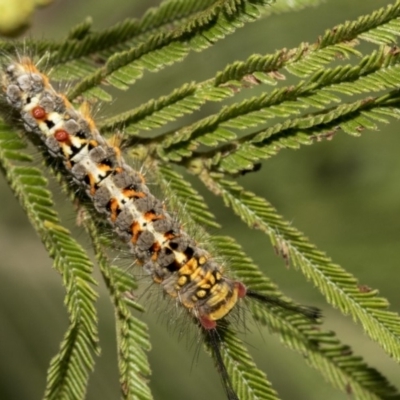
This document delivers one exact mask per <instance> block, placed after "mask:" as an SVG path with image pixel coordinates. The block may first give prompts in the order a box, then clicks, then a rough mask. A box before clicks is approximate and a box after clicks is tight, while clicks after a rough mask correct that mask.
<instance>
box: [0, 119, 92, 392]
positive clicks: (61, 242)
mask: <svg viewBox="0 0 400 400" xmlns="http://www.w3.org/2000/svg"><path fill="white" fill-rule="evenodd" d="M24 147H25V146H24V143H23V142H22V141H21V139H20V138H19V137H18V136H17V134H16V133H15V132H13V131H12V130H11V129H10V128H9V127H8V126H7V125H5V124H4V123H3V122H1V125H0V162H1V165H2V168H3V169H4V171H5V172H6V177H7V180H8V181H9V183H10V186H11V188H12V189H13V191H14V193H15V195H16V197H17V198H18V200H19V201H20V203H21V205H22V206H23V208H24V209H25V210H26V213H27V216H28V218H29V220H30V222H31V223H32V225H33V227H34V228H35V230H36V231H37V233H38V234H39V236H40V238H41V239H42V241H43V243H44V245H45V247H46V249H47V250H48V252H49V254H50V256H51V257H52V258H53V259H54V267H55V268H56V269H57V270H58V271H59V272H60V274H61V275H62V277H63V281H64V285H65V287H66V290H67V294H66V298H65V303H66V306H67V310H68V314H69V318H70V327H69V329H68V331H67V333H66V335H65V338H64V340H63V342H62V344H61V349H60V352H59V354H58V355H56V356H55V357H54V358H53V360H52V362H51V365H50V368H49V373H48V382H47V389H46V395H45V398H46V399H67V398H76V399H83V398H84V395H85V392H86V386H87V381H88V374H89V370H91V369H93V365H94V360H93V354H94V353H98V351H99V349H98V345H97V342H98V337H97V316H96V309H95V306H94V303H95V301H96V299H97V295H96V292H95V291H94V290H93V288H92V285H93V284H96V282H95V281H94V279H93V277H92V275H91V273H92V269H93V266H92V263H91V262H90V260H89V259H88V257H87V255H86V253H85V252H84V251H83V249H82V248H81V247H80V246H79V244H78V243H76V242H75V240H74V239H73V238H72V237H71V235H70V233H69V231H68V230H67V229H65V228H64V227H63V226H62V225H60V221H59V218H58V216H57V213H56V212H55V211H54V209H53V201H52V198H51V194H50V192H49V191H48V190H47V189H46V186H47V180H46V178H45V177H44V176H43V174H42V172H41V171H40V170H38V169H37V168H35V167H32V166H31V165H29V166H24V165H17V162H21V161H25V162H26V161H29V160H30V157H29V156H26V155H25V154H24V152H23V151H21V150H22V149H23V148H24Z"/></svg>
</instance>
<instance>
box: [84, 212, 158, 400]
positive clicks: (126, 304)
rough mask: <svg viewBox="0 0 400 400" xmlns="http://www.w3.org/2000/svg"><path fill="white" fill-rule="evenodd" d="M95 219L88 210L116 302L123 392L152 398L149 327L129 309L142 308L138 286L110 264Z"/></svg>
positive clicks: (86, 221)
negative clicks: (136, 298) (135, 295)
mask: <svg viewBox="0 0 400 400" xmlns="http://www.w3.org/2000/svg"><path fill="white" fill-rule="evenodd" d="M93 221H94V220H93V218H91V216H90V215H89V213H87V215H86V218H84V220H83V224H84V226H85V228H86V229H87V231H88V233H89V234H90V237H91V239H92V243H93V247H94V251H95V254H96V259H97V262H98V265H99V267H100V271H101V274H102V276H103V279H104V281H105V283H106V286H107V289H108V291H109V293H110V297H111V300H112V303H113V304H114V310H115V311H114V314H115V319H116V328H117V346H118V358H119V362H118V366H119V376H120V385H121V393H122V396H123V398H124V399H127V400H130V399H140V400H151V399H152V398H153V397H152V395H151V392H150V388H149V387H148V385H147V378H148V376H149V375H150V373H151V371H150V366H149V362H148V359H147V355H146V352H148V351H150V349H151V345H150V341H149V334H148V328H147V326H146V324H144V323H143V322H142V321H140V320H139V319H137V318H136V317H134V316H133V315H132V313H131V311H130V309H131V308H133V309H136V310H139V311H143V308H142V307H141V306H140V305H139V304H138V303H136V301H134V300H133V299H132V296H130V293H131V292H132V290H134V289H136V287H137V285H136V283H135V281H134V278H133V275H132V274H131V273H130V272H126V271H123V270H122V269H121V268H118V267H114V266H112V265H111V263H110V259H109V257H108V255H107V251H106V249H105V248H104V245H103V244H102V242H101V233H100V236H99V233H98V232H97V229H96V224H95V223H94V222H93Z"/></svg>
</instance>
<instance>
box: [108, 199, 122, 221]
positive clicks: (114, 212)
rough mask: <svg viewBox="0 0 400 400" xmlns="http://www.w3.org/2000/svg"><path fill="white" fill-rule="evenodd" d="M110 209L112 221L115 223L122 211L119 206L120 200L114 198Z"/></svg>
mask: <svg viewBox="0 0 400 400" xmlns="http://www.w3.org/2000/svg"><path fill="white" fill-rule="evenodd" d="M108 207H109V209H110V214H111V216H110V219H111V221H112V222H114V221H115V220H116V219H117V217H118V211H119V210H120V208H119V204H118V200H117V199H115V198H112V199H111V200H110V201H109V206H108Z"/></svg>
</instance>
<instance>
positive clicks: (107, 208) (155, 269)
mask: <svg viewBox="0 0 400 400" xmlns="http://www.w3.org/2000/svg"><path fill="white" fill-rule="evenodd" d="M2 85H3V90H4V91H5V95H6V98H7V101H8V102H9V104H10V105H11V106H12V107H13V108H14V109H15V110H16V111H17V112H18V113H19V114H20V116H21V118H22V120H23V122H24V125H25V129H26V130H27V131H28V132H32V133H34V134H35V135H38V136H39V137H40V138H41V140H42V141H43V143H44V144H45V145H46V147H47V149H48V151H49V153H50V155H51V156H53V157H56V158H58V159H61V160H62V162H63V164H64V166H65V168H66V170H67V171H68V173H69V175H70V176H71V178H72V180H73V181H74V183H76V185H78V186H79V187H82V188H84V190H85V192H86V194H87V195H88V197H89V198H90V199H91V200H92V201H93V204H94V207H95V209H96V210H97V211H98V212H99V213H101V214H104V215H105V216H106V218H107V219H108V221H109V223H110V224H111V226H112V227H113V229H114V230H115V232H116V234H117V235H118V236H119V237H120V238H121V239H122V240H123V241H125V242H127V243H128V244H129V247H130V250H131V252H132V254H133V255H134V257H135V258H137V260H138V261H139V263H140V264H141V265H142V266H143V269H144V270H145V271H146V272H147V273H148V274H149V275H150V276H151V277H152V279H153V281H154V282H156V283H158V284H160V286H161V287H162V288H163V290H164V292H165V293H167V294H168V295H169V296H171V297H172V298H175V299H176V300H177V301H178V302H179V303H180V304H181V305H182V306H184V307H185V308H186V309H187V310H188V312H189V313H190V314H191V315H192V316H193V317H195V318H196V319H197V320H198V321H199V323H200V325H201V326H202V327H203V328H204V329H205V330H211V329H214V328H216V326H217V322H218V320H221V319H222V318H224V317H225V316H226V315H227V314H229V312H230V311H231V310H232V309H233V308H234V307H235V305H236V303H237V302H238V300H239V299H240V298H243V297H245V295H246V288H245V286H244V285H243V284H242V283H241V282H238V281H235V280H232V279H230V278H228V277H226V276H225V275H224V270H223V267H222V266H221V264H219V263H217V262H216V261H215V260H214V259H213V258H212V256H211V255H210V254H209V253H208V252H207V251H206V250H204V249H202V248H200V247H199V246H198V245H197V244H196V242H195V241H194V240H193V239H192V238H191V237H190V236H189V235H188V234H187V233H186V232H185V231H184V230H183V229H182V228H181V226H180V225H179V224H178V223H177V221H175V220H174V218H172V217H171V215H170V214H169V213H168V211H167V210H166V209H165V206H164V205H163V203H162V202H161V201H159V200H158V199H156V198H155V197H154V196H153V195H152V194H151V193H150V191H149V189H148V188H147V186H146V183H145V179H144V177H143V176H142V175H141V174H140V173H139V172H138V171H135V170H134V169H132V168H131V167H130V166H129V165H128V164H127V163H126V162H125V161H124V159H123V157H121V154H120V150H119V148H118V147H116V146H111V145H110V144H109V143H108V142H107V141H106V140H105V139H104V138H103V137H102V136H101V135H100V133H99V131H98V130H97V128H96V126H95V124H94V122H93V120H92V119H91V117H90V115H89V112H88V108H87V106H86V105H84V106H83V107H82V108H81V109H80V110H75V109H74V107H73V106H72V105H71V104H70V103H69V102H68V100H67V99H66V98H65V97H64V96H62V95H61V94H59V93H57V92H56V91H55V89H54V88H53V87H52V86H51V84H50V83H49V80H48V78H47V77H46V76H44V75H43V74H42V73H41V72H39V71H38V70H37V68H36V67H35V66H34V65H33V63H32V62H31V61H30V60H29V59H23V60H21V61H20V62H14V63H11V64H10V65H8V67H6V69H5V71H4V72H3V74H2Z"/></svg>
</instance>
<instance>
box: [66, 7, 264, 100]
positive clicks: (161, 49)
mask: <svg viewBox="0 0 400 400" xmlns="http://www.w3.org/2000/svg"><path fill="white" fill-rule="evenodd" d="M270 1H271V0H220V1H217V2H215V4H213V5H211V6H210V7H209V8H208V9H207V10H205V11H203V12H202V13H199V14H198V15H196V16H194V17H193V18H192V19H189V20H188V22H186V23H184V24H181V25H179V27H177V28H176V29H173V30H172V31H169V32H159V33H156V34H154V35H152V36H151V37H150V38H149V39H148V40H145V41H144V42H143V43H141V44H140V45H138V46H137V47H134V48H132V49H130V50H126V51H123V52H120V53H117V54H115V55H112V56H111V57H110V58H108V60H107V62H106V63H105V65H104V67H102V68H100V69H97V70H96V71H95V72H93V73H92V74H90V75H88V76H87V77H85V78H84V79H82V80H81V81H80V82H79V83H78V84H77V85H75V86H74V87H73V88H72V89H71V90H70V91H69V93H68V97H69V98H70V99H74V98H76V97H77V96H79V95H81V94H83V93H85V92H87V91H89V90H90V89H92V88H94V87H95V86H97V85H99V84H100V83H102V82H103V81H104V80H106V81H107V82H108V83H110V84H112V85H114V86H116V87H118V88H119V89H124V88H126V87H127V85H131V84H132V83H134V82H135V81H136V80H137V79H138V78H139V77H141V76H142V74H143V70H150V71H153V72H154V71H158V70H159V69H161V68H164V67H165V66H167V65H170V64H172V63H174V62H177V61H181V60H182V59H183V58H184V57H185V56H186V55H187V54H188V53H189V51H190V50H195V51H201V50H204V48H206V47H209V46H210V45H211V44H213V43H215V42H216V41H217V40H220V39H222V38H224V37H225V36H226V35H227V34H230V33H232V32H233V31H235V30H236V29H237V28H238V27H241V26H242V25H243V24H244V23H245V22H249V21H253V20H255V19H257V18H258V17H259V7H261V6H265V5H266V4H269V3H270Z"/></svg>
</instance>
